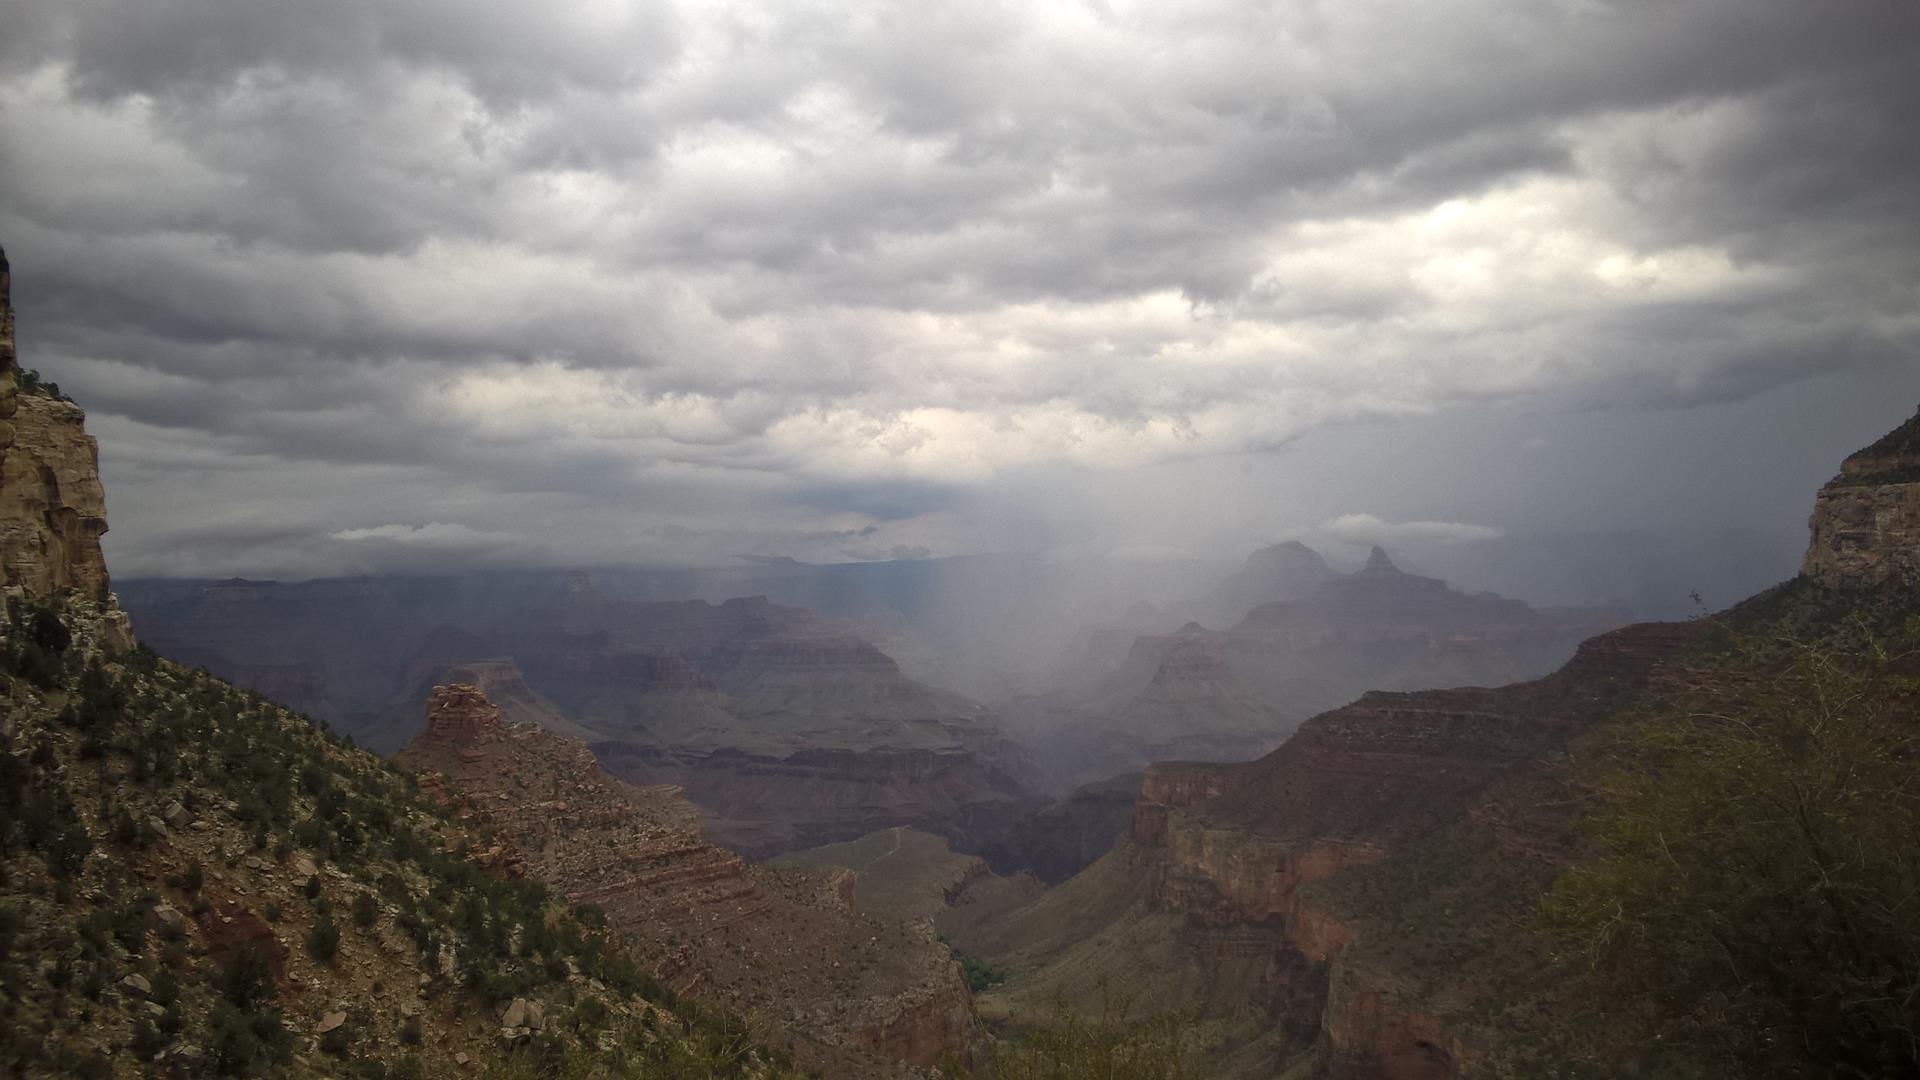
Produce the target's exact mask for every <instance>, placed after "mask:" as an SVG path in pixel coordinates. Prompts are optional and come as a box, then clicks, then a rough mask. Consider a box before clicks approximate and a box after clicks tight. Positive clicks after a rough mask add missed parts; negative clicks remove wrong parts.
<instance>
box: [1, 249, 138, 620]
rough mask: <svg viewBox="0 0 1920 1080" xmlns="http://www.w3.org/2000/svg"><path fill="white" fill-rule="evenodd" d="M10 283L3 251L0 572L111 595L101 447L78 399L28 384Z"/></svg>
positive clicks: (31, 589) (42, 590)
mask: <svg viewBox="0 0 1920 1080" xmlns="http://www.w3.org/2000/svg"><path fill="white" fill-rule="evenodd" d="M12 284H13V279H12V272H11V269H10V268H9V266H8V265H7V261H6V255H5V253H4V252H0V574H4V575H5V581H6V584H8V585H14V586H19V587H20V588H23V589H25V590H26V591H27V592H28V593H31V594H35V595H46V594H49V593H54V592H58V591H60V590H62V589H73V590H75V591H76V592H78V593H79V594H80V595H81V596H84V597H86V598H87V599H89V600H92V601H95V602H96V603H106V602H107V601H108V598H109V596H110V595H111V593H110V590H109V587H108V581H107V562H106V558H105V556H103V555H102V554H101V552H100V536H101V534H102V533H105V532H106V531H107V499H106V492H105V491H104V490H103V489H102V488H101V486H100V460H99V459H100V449H99V446H98V445H97V444H96V443H95V442H94V440H93V436H91V435H88V434H87V432H86V427H85V421H86V414H85V413H83V412H81V411H80V408H79V406H77V405H75V404H73V403H72V402H70V401H61V400H58V399H56V398H54V397H53V396H52V395H51V394H50V393H48V392H47V391H46V390H45V389H43V388H34V387H26V388H23V387H22V373H21V369H20V363H19V355H18V351H17V349H16V347H15V344H14V316H13V305H12V298H11V295H10V292H11V287H12Z"/></svg>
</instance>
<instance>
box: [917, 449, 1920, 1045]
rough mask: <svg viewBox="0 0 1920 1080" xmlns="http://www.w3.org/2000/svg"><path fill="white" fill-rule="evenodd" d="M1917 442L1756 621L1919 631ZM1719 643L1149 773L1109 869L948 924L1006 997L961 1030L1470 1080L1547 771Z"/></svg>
mask: <svg viewBox="0 0 1920 1080" xmlns="http://www.w3.org/2000/svg"><path fill="white" fill-rule="evenodd" d="M1917 430H1920V426H1916V425H1914V424H1910V425H1908V427H1906V428H1902V429H1901V431H1899V432H1896V433H1895V434H1894V435H1893V436H1890V437H1889V438H1888V439H1886V440H1882V442H1881V443H1878V444H1876V445H1875V447H1873V448H1870V449H1869V450H1868V451H1866V452H1864V453H1863V454H1862V455H1856V457H1855V458H1854V459H1850V461H1849V465H1848V468H1847V470H1846V471H1845V472H1843V473H1842V475H1841V477H1840V478H1839V479H1837V480H1836V481H1835V483H1834V484H1832V485H1829V487H1828V488H1827V490H1826V491H1824V492H1823V493H1822V494H1821V497H1820V504H1819V509H1818V510H1817V511H1816V513H1815V516H1814V523H1813V550H1812V551H1811V552H1810V554H1809V557H1808V572H1807V575H1806V576H1805V577H1803V578H1802V579H1801V580H1800V581H1799V582H1796V583H1793V584H1792V585H1790V586H1787V587H1783V588H1782V589H1781V590H1776V592H1775V593H1772V594H1768V595H1767V596H1766V597H1763V598H1761V599H1759V600H1757V601H1755V604H1757V605H1758V607H1757V608H1755V609H1754V610H1756V611H1758V610H1764V611H1765V612H1766V613H1767V618H1769V619H1784V620H1786V622H1787V624H1788V625H1800V626H1805V627H1808V628H1811V629H1813V630H1815V631H1816V632H1817V631H1818V628H1819V627H1820V626H1822V625H1832V624H1833V623H1834V614H1833V612H1834V610H1836V603H1839V602H1840V601H1842V600H1844V599H1845V598H1844V596H1840V597H1838V598H1837V599H1836V593H1835V590H1834V586H1835V585H1839V586H1844V587H1853V586H1858V585H1863V584H1877V585H1878V587H1877V588H1876V590H1875V595H1876V597H1878V598H1879V599H1880V600H1882V601H1885V602H1886V603H1888V604H1891V605H1892V606H1893V608H1895V609H1897V610H1896V611H1895V615H1896V616H1898V615H1899V613H1900V612H1901V611H1905V612H1908V613H1910V612H1912V611H1915V610H1920V597H1914V596H1912V595H1911V594H1910V592H1907V593H1900V592H1898V590H1906V589H1909V588H1910V587H1909V586H1908V585H1905V584H1902V583H1903V582H1906V581H1909V580H1910V579H1909V578H1907V577H1906V576H1905V575H1906V573H1907V570H1908V568H1910V567H1911V565H1912V562H1911V560H1912V558H1913V552H1914V549H1913V547H1912V535H1911V533H1910V532H1909V531H1908V529H1907V527H1906V524H1905V520H1906V519H1905V510H1904V506H1905V503H1906V500H1907V499H1908V497H1909V494H1910V492H1909V487H1908V486H1909V485H1910V484H1911V483H1912V480H1911V475H1912V474H1911V473H1910V472H1909V471H1907V470H1908V464H1909V460H1908V457H1907V455H1909V454H1910V453H1911V450H1912V448H1913V446H1914V436H1915V433H1916V431H1917ZM1863 507H1866V508H1872V509H1871V512H1870V513H1869V512H1864V511H1863V510H1862V509H1861V508H1863ZM1391 573H1395V572H1393V571H1390V570H1389V568H1388V567H1387V566H1385V565H1383V564H1382V561H1381V560H1376V565H1375V566H1374V567H1373V568H1372V569H1371V570H1370V571H1363V572H1362V574H1363V575H1368V576H1370V577H1372V578H1373V579H1374V580H1372V581H1368V580H1366V579H1365V578H1363V577H1362V576H1361V575H1356V576H1355V579H1349V582H1350V584H1349V587H1350V588H1353V589H1358V590H1361V591H1362V592H1363V593H1367V594H1374V595H1380V594H1384V595H1387V596H1389V597H1391V598H1392V599H1391V603H1390V604H1388V605H1387V608H1388V610H1389V611H1392V612H1395V613H1398V612H1404V611H1406V610H1408V609H1409V607H1410V606H1411V605H1409V603H1408V602H1407V600H1406V597H1407V596H1413V595H1422V594H1424V595H1427V596H1429V597H1430V598H1431V600H1430V602H1433V603H1435V604H1439V603H1445V604H1446V605H1447V606H1448V607H1449V608H1457V607H1458V604H1457V602H1456V601H1454V600H1450V599H1448V600H1442V599H1441V598H1440V596H1439V593H1438V591H1437V590H1436V589H1435V588H1434V586H1432V585H1417V586H1415V587H1413V588H1412V589H1409V588H1406V587H1404V583H1397V582H1394V581H1393V579H1392V577H1391V576H1390V575H1391ZM1889 590H1896V592H1889ZM1902 596H1904V599H1902ZM1366 602H1368V603H1371V602H1373V601H1372V598H1371V597H1369V598H1367V601H1366ZM1839 606H1840V607H1841V608H1844V607H1845V606H1846V605H1845V604H1844V603H1839ZM1883 606H1884V605H1883ZM1736 614H1738V615H1739V617H1741V618H1751V617H1757V616H1751V615H1747V614H1745V613H1744V612H1742V613H1736ZM1396 617H1397V615H1396ZM1729 617H1732V616H1729ZM1719 622H1720V620H1704V621H1700V622H1696V623H1688V624H1649V625H1641V626H1632V627H1626V628H1623V629H1620V630H1615V631H1612V632H1610V633H1607V634H1603V635H1601V636H1599V637H1596V638H1593V639H1591V640H1589V641H1587V642H1586V643H1584V644H1583V645H1581V646H1580V648H1579V650H1578V651H1577V653H1576V654H1575V656H1574V657H1573V659H1572V660H1570V661H1569V662H1568V663H1567V664H1566V665H1565V666H1563V667H1562V668H1560V669H1559V670H1558V671H1556V672H1554V673H1553V674H1551V675H1548V676H1546V677H1544V678H1541V679H1538V680H1535V681H1533V682H1528V683H1519V684H1514V685H1509V686H1504V687H1500V688H1496V689H1456V690H1428V691H1418V692H1376V693H1369V694H1367V695H1365V696H1363V697H1361V698H1360V699H1359V700H1357V701H1355V702H1353V703H1352V704H1349V705H1347V706H1344V707H1342V708H1338V709H1334V710H1332V711H1330V712H1326V713H1322V714H1320V715H1318V716H1315V717H1313V718H1312V719H1309V720H1308V721H1306V722H1305V723H1303V724H1302V725H1301V726H1300V728H1299V730H1298V732H1296V733H1295V734H1294V735H1293V736H1292V737H1291V738H1290V739H1289V740H1288V741H1287V742H1286V743H1284V744H1283V745H1282V746H1281V747H1280V748H1279V749H1277V750H1275V751H1274V752H1273V753H1271V754H1268V755H1267V756H1265V757H1263V758H1260V759H1258V760H1256V761H1253V762H1249V763H1245V764H1241V765H1224V766H1223V765H1207V764H1199V763H1187V764H1166V765H1156V766H1154V767H1152V768H1150V769H1149V770H1148V771H1147V773H1146V775H1145V777H1144V778H1143V780H1142V784H1141V788H1140V794H1139V798H1138V801H1137V803H1136V806H1135V810H1134V817H1133V822H1132V826H1131V829H1130V830H1129V833H1128V835H1127V836H1126V837H1125V838H1124V839H1123V840H1122V842H1121V843H1120V844H1119V845H1117V846H1116V848H1115V850H1114V851H1113V852H1112V853H1110V854H1109V855H1108V856H1107V857H1105V858H1104V859H1102V860H1101V861H1100V862H1098V863H1096V864H1094V865H1093V866H1091V867H1089V868H1088V869H1087V870H1085V871H1083V872H1082V873H1081V874H1080V875H1078V876H1076V877H1075V878H1074V879H1072V880H1070V881H1068V882H1066V883H1065V884H1063V885H1061V886H1059V887H1058V888H1056V889H1054V890H1052V891H1050V892H1049V893H1047V894H1046V895H1044V896H1042V897H1040V898H1039V899H1037V900H1035V901H1033V902H1032V903H1030V904H1027V905H1025V906H1023V907H1021V908H1020V909H1018V910H1016V911H1014V912H1011V913H1007V914H1004V915H1001V916H1000V917H997V918H994V919H991V920H977V919H968V918H966V917H965V916H964V914H963V913H955V914H951V915H949V916H947V928H948V930H949V932H950V933H951V934H952V935H953V936H954V938H955V940H956V941H958V942H959V943H960V945H961V947H962V948H963V949H966V950H968V951H970V952H977V953H980V954H984V955H987V956H990V957H992V958H993V959H995V960H996V961H997V962H999V963H1001V964H1002V965H1003V966H1005V967H1007V968H1009V969H1010V970H1012V971H1013V972H1014V975H1015V977H1014V978H1013V980H1012V981H1011V982H1010V983H1009V984H1008V985H1007V986H1006V987H1004V988H1002V989H1000V990H998V991H996V992H995V993H994V994H993V995H990V996H989V997H988V998H987V999H985V1000H984V1001H983V1006H982V1007H983V1009H984V1010H987V1011H990V1012H994V1013H1000V1014H1005V1015H1012V1016H1015V1017H1020V1016H1031V1015H1036V1014H1042V1013H1044V1009H1045V1002H1046V1001H1047V1000H1048V999H1051V998H1053V997H1055V996H1061V997H1064V998H1065V999H1067V1000H1068V1001H1070V1002H1077V1003H1080V1004H1082V1005H1086V1006H1092V1005H1097V1003H1098V997H1099V993H1100V990H1099V987H1101V986H1103V985H1106V986H1110V985H1125V986H1129V987H1132V988H1135V989H1136V990H1137V991H1138V992H1139V993H1142V994H1145V995H1147V996H1148V997H1150V998H1153V999H1155V1000H1167V1001H1173V1000H1178V1001H1183V1002H1193V1003H1195V1004H1196V1007H1197V1008H1198V1009H1199V1011H1200V1015H1201V1020H1202V1028H1203V1030H1204V1031H1206V1032H1207V1035H1208V1039H1209V1042H1210V1048H1211V1049H1210V1052H1211V1055H1212V1065H1211V1067H1210V1068H1211V1071H1212V1074H1213V1075H1220V1076H1247V1077H1255V1076H1271V1075H1274V1074H1276V1073H1278V1072H1281V1071H1284V1070H1287V1069H1296V1068H1297V1069H1308V1070H1312V1072H1313V1075H1325V1076H1328V1077H1332V1078H1336V1080H1416V1078H1417V1080H1440V1078H1447V1077H1457V1076H1470V1075H1476V1074H1477V1072H1478V1071H1479V1070H1480V1068H1481V1066H1482V1064H1483V1063H1484V1062H1485V1061H1486V1060H1487V1058H1488V1055H1489V1053H1490V1052H1491V1050H1492V1048H1493V1047H1495V1046H1496V1044H1498V1043H1499V1041H1500V1039H1501V1038H1502V1035H1503V1032H1505V1031H1507V1030H1509V1028H1508V1026H1507V1025H1508V1022H1509V1018H1511V1017H1513V1016H1515V1015H1517V1014H1518V1013H1522V1012H1526V1011H1527V1010H1537V1009H1538V1008H1540V1007H1541V1006H1540V1005H1539V1004H1538V1003H1539V1002H1540V1001H1543V1000H1546V999H1547V998H1548V997H1549V996H1550V994H1551V988H1550V986H1548V985H1538V986H1532V987H1528V986H1526V985H1525V982H1526V979H1527V978H1529V977H1540V976H1539V973H1541V972H1543V971H1544V970H1545V967H1544V964H1545V955H1546V952H1547V949H1546V946H1545V945H1544V944H1542V943H1540V942H1539V941H1538V940H1537V939H1535V938H1534V937H1533V936H1532V934H1533V926H1534V922H1533V920H1534V917H1535V914H1536V911H1537V904H1538V901H1539V897H1540V896H1541V895H1542V892H1543V891H1544V890H1545V889H1546V887H1547V886H1548V885H1549V884H1550V883H1551V882H1552V881H1553V880H1554V879H1555V877H1556V876H1557V875H1558V874H1559V873H1560V872H1561V870H1562V869H1563V868H1565V867H1566V866H1567V865H1568V864H1569V863H1570V861H1571V860H1572V859H1573V857H1574V855H1575V853H1576V851H1577V850H1578V848H1579V843H1580V841H1579V835H1578V832H1577V830H1576V829H1575V826H1574V821H1573V818H1572V807H1573V806H1574V805H1575V804H1576V802H1577V800H1576V798H1575V797H1574V792H1575V790H1577V786H1578V785H1579V784H1581V783H1584V782H1585V781H1583V780H1582V779H1581V778H1580V777H1579V776H1578V775H1577V774H1576V773H1575V772H1573V771H1572V770H1573V769H1575V767H1576V764H1577V762H1579V761H1581V760H1584V759H1582V758H1579V757H1578V756H1570V751H1571V750H1572V749H1573V748H1574V747H1575V746H1576V745H1577V743H1578V740H1579V739H1580V738H1581V737H1582V736H1583V735H1584V734H1586V733H1588V732H1590V731H1592V730H1594V729H1595V728H1596V727H1597V726H1598V725H1600V724H1602V723H1603V722H1607V721H1609V720H1610V719H1612V718H1614V717H1617V716H1620V715H1623V714H1624V713H1626V712H1627V711H1628V710H1632V709H1636V708H1640V707H1643V706H1646V705H1648V704H1650V703H1657V702H1659V701H1662V700H1668V699H1669V698H1670V697H1671V696H1673V695H1675V694H1677V693H1678V692H1680V691H1681V690H1682V689H1684V688H1685V687H1687V686H1689V685H1693V684H1695V683H1696V682H1697V681H1698V680H1699V679H1700V678H1701V677H1702V674H1703V670H1702V669H1700V668H1699V667H1697V665H1699V664H1702V663H1710V662H1711V661H1710V660H1703V659H1702V655H1703V654H1701V653H1699V652H1698V647H1699V644H1700V643H1701V642H1703V640H1704V635H1706V634H1707V633H1708V632H1709V631H1710V630H1712V629H1713V628H1714V627H1715V626H1716V625H1718V623H1719ZM1562 1004H1564V1003H1562ZM1564 1019H1565V1018H1564V1017H1563V1018H1562V1021H1564ZM1562 1021H1555V1023H1559V1022H1562Z"/></svg>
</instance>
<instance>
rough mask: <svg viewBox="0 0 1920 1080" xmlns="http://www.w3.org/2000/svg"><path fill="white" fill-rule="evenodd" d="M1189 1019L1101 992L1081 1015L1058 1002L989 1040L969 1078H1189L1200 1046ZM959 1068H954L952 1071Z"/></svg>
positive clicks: (1048, 1079) (1006, 1079) (1057, 1079)
mask: <svg viewBox="0 0 1920 1080" xmlns="http://www.w3.org/2000/svg"><path fill="white" fill-rule="evenodd" d="M1196 1044H1197V1038H1196V1036H1195V1029H1194V1027H1193V1024H1192V1022H1191V1019H1190V1018H1189V1017H1186V1016H1183V1015H1181V1014H1179V1013H1159V1014H1155V1015H1150V1016H1149V1015H1142V1014H1140V1013H1138V1012H1136V1011H1135V1009H1134V1007H1133V1001H1132V999H1130V998H1126V997H1118V996H1115V995H1113V994H1111V993H1108V994H1105V995H1103V998H1102V1004H1101V1007H1100V1010H1099V1012H1098V1013H1097V1014H1096V1015H1093V1016H1090V1017H1089V1016H1084V1015H1081V1014H1080V1013H1077V1012H1075V1011H1073V1010H1072V1009H1069V1008H1068V1007H1067V1005H1066V1003H1065V1002H1060V1003H1057V1004H1056V1005H1055V1007H1054V1010H1053V1013H1052V1015H1051V1016H1050V1017H1048V1018H1047V1019H1046V1020H1045V1021H1043V1022H1040V1023H1037V1024H1034V1025H1032V1026H1023V1027H1022V1028H1021V1029H1020V1031H1019V1032H1018V1033H1017V1034H1015V1035H1012V1036H1010V1037H1008V1038H1006V1039H1004V1040H1001V1041H998V1042H996V1043H994V1044H993V1046H992V1048H991V1050H990V1051H989V1053H988V1055H987V1060H986V1061H985V1062H984V1063H982V1064H981V1065H980V1066H979V1067H978V1068H976V1069H974V1070H973V1071H972V1072H971V1073H962V1075H970V1076H972V1077H973V1078H974V1080H1188V1078H1190V1077H1198V1076H1200V1075H1202V1073H1200V1072H1198V1071H1196V1070H1197V1066H1196V1061H1197V1057H1198V1052H1199V1047H1198V1046H1197V1045H1196ZM956 1071H958V1070H956Z"/></svg>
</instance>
